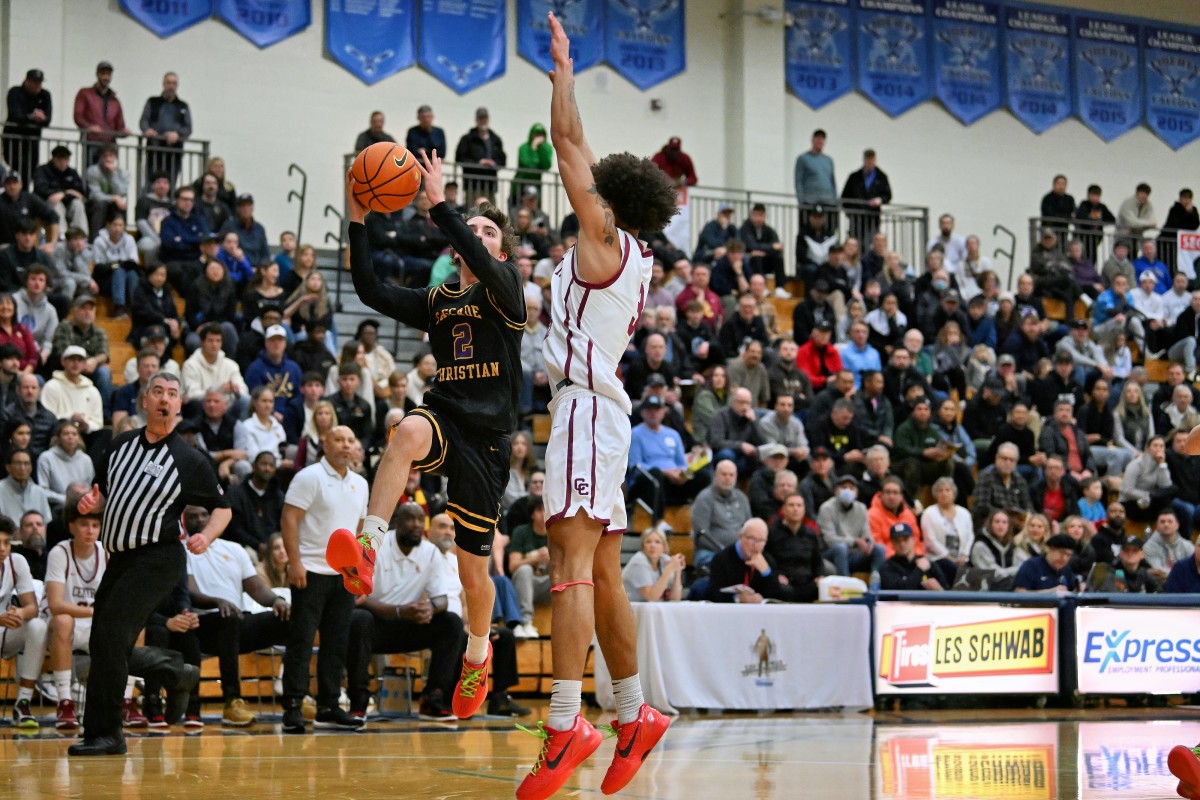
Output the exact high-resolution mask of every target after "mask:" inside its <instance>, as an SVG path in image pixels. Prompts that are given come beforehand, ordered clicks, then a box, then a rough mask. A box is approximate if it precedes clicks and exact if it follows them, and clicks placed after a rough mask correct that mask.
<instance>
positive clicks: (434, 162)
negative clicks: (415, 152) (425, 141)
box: [417, 150, 446, 206]
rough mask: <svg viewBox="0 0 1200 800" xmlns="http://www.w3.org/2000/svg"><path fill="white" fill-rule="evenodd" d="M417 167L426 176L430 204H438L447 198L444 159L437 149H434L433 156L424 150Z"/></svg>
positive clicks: (427, 195) (426, 193)
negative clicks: (443, 181)
mask: <svg viewBox="0 0 1200 800" xmlns="http://www.w3.org/2000/svg"><path fill="white" fill-rule="evenodd" d="M417 169H419V170H421V174H422V175H424V176H425V197H427V198H428V199H429V204H430V205H434V206H436V205H437V204H438V203H440V202H442V201H443V200H445V199H446V192H445V190H444V189H443V188H442V159H441V156H439V155H438V152H437V150H434V151H433V155H432V156H430V155H429V154H428V153H425V152H422V153H421V159H420V160H419V161H418V162H417Z"/></svg>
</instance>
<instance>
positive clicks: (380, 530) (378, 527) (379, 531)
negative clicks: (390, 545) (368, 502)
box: [362, 514, 387, 540]
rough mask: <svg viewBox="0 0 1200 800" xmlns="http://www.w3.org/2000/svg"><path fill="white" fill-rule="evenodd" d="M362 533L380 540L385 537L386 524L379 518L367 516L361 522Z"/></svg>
mask: <svg viewBox="0 0 1200 800" xmlns="http://www.w3.org/2000/svg"><path fill="white" fill-rule="evenodd" d="M362 532H363V533H364V534H366V535H368V536H377V537H379V539H380V540H382V539H383V537H384V536H386V535H387V523H386V522H384V521H383V520H381V519H380V518H379V517H372V516H370V515H369V514H368V515H367V518H366V519H364V520H363V527H362Z"/></svg>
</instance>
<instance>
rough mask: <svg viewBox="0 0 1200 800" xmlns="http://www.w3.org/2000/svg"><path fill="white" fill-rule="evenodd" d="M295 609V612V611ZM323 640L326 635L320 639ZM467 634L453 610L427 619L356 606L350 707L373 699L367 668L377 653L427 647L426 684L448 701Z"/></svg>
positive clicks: (359, 707) (363, 707) (352, 625)
mask: <svg viewBox="0 0 1200 800" xmlns="http://www.w3.org/2000/svg"><path fill="white" fill-rule="evenodd" d="M293 613H295V612H293ZM321 641H322V643H324V639H322V640H321ZM466 641H467V634H466V632H465V631H464V630H463V621H462V618H461V617H460V616H458V614H455V613H454V612H453V611H443V612H442V613H440V614H434V615H433V619H431V620H430V621H429V622H428V623H425V624H421V623H419V622H413V621H412V620H410V619H380V618H379V617H377V616H375V615H374V614H372V613H371V612H370V611H368V610H367V609H365V608H356V609H354V613H353V615H352V616H351V617H350V657H349V659H348V661H347V664H346V666H347V667H348V670H347V674H348V683H349V687H350V688H349V692H348V694H349V695H350V708H352V709H354V710H356V711H359V710H362V711H365V710H366V708H367V702H368V700H369V699H370V691H369V689H368V686H369V683H370V677H369V676H368V674H367V668H368V667H369V665H370V663H371V656H372V655H373V654H375V653H411V652H413V651H414V650H424V649H426V648H428V649H429V650H430V651H431V652H430V658H429V680H428V682H427V686H428V687H429V689H430V690H431V691H432V690H440V691H441V692H442V697H443V698H444V699H445V700H446V701H447V702H448V698H449V697H450V693H451V692H453V691H454V685H455V683H456V682H457V680H458V674H459V671H460V668H461V665H462V655H463V652H464V651H465V650H466Z"/></svg>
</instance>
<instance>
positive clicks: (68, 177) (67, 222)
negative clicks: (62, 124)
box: [33, 144, 88, 232]
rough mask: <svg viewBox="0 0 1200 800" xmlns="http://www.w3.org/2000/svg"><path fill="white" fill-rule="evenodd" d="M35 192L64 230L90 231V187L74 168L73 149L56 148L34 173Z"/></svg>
mask: <svg viewBox="0 0 1200 800" xmlns="http://www.w3.org/2000/svg"><path fill="white" fill-rule="evenodd" d="M33 193H34V194H36V195H37V196H38V197H40V198H42V199H43V200H45V201H46V203H48V204H49V206H50V207H51V208H53V209H54V213H55V214H58V218H59V220H60V222H61V223H62V225H63V226H64V228H78V229H80V230H82V231H84V232H86V231H87V230H88V214H87V202H86V201H87V186H86V185H85V184H84V182H83V176H82V175H80V174H79V171H78V170H76V169H75V168H74V167H72V166H71V149H70V148H69V147H65V146H63V145H61V144H60V145H56V146H55V147H54V148H53V149H52V150H51V151H50V160H49V161H47V162H46V163H45V164H42V165H41V166H40V167H38V168H37V169H36V170H34V171H33Z"/></svg>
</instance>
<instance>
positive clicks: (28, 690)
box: [17, 686, 33, 703]
mask: <svg viewBox="0 0 1200 800" xmlns="http://www.w3.org/2000/svg"><path fill="white" fill-rule="evenodd" d="M32 699H33V687H32V686H18V687H17V702H18V703H19V702H21V701H22V700H32Z"/></svg>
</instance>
